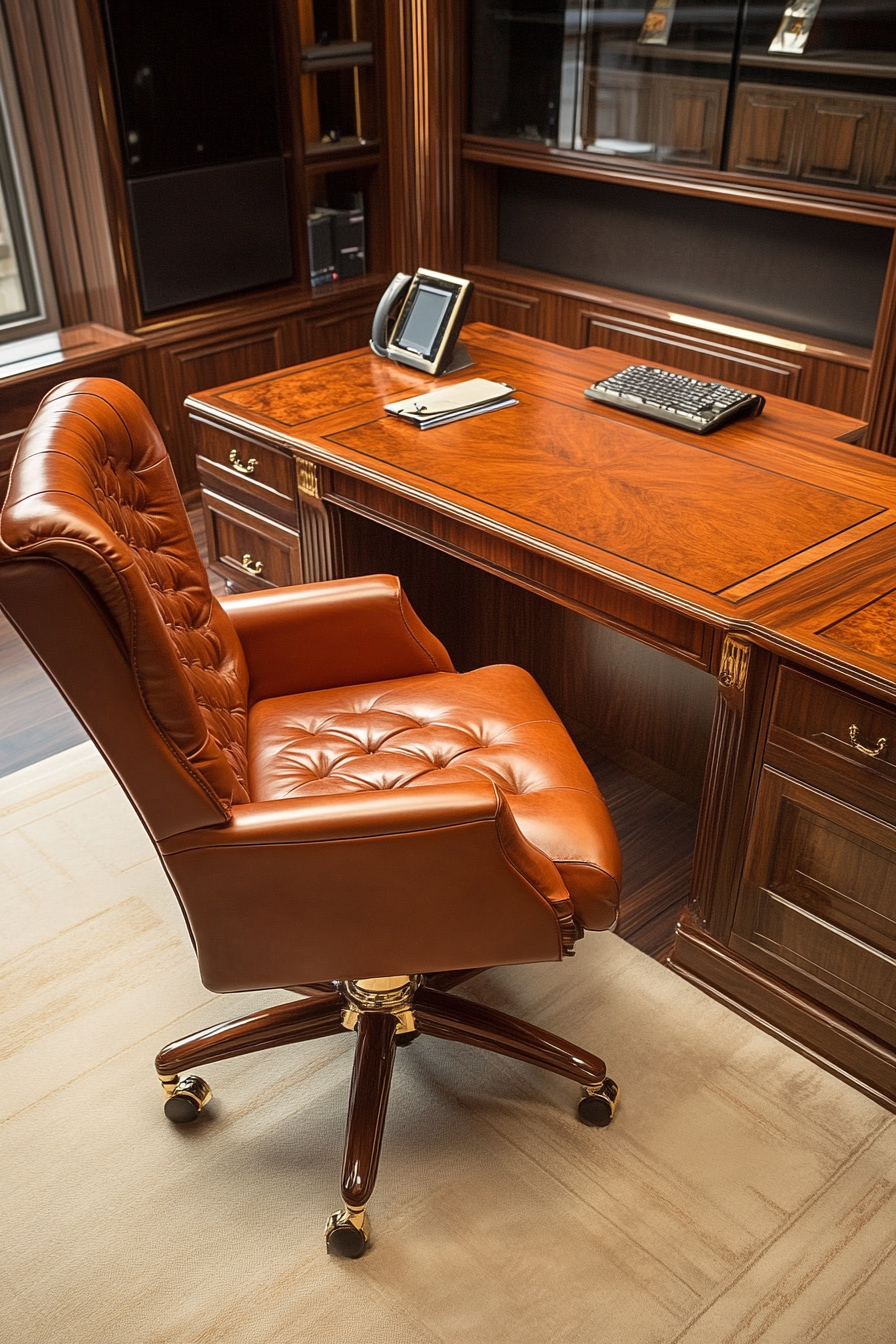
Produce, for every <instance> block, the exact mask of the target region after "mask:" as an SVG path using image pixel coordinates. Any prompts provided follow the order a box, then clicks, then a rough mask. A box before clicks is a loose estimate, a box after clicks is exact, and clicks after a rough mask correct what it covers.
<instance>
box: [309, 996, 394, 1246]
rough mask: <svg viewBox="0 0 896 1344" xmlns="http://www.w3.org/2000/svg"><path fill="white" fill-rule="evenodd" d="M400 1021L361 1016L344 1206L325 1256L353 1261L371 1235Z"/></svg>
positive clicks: (391, 1017)
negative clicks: (372, 1199)
mask: <svg viewBox="0 0 896 1344" xmlns="http://www.w3.org/2000/svg"><path fill="white" fill-rule="evenodd" d="M398 1025H399V1024H398V1019H397V1018H396V1017H395V1016H394V1015H393V1014H392V1013H371V1012H365V1013H362V1014H361V1016H360V1017H359V1019H358V1026H357V1032H358V1043H357V1045H356V1046H355V1063H354V1069H353V1071H352V1090H351V1095H350V1097H349V1103H348V1122H347V1124H346V1128H345V1158H344V1160H343V1164H342V1198H343V1200H344V1201H345V1207H344V1208H343V1209H341V1210H339V1211H338V1212H337V1213H334V1214H333V1216H332V1217H331V1218H330V1221H329V1223H328V1224H327V1233H326V1236H327V1252H328V1254H330V1255H339V1256H344V1257H346V1258H348V1259H351V1260H356V1259H357V1258H358V1257H359V1256H361V1255H363V1254H364V1251H365V1250H366V1247H367V1242H368V1239H369V1236H370V1225H369V1222H368V1220H367V1213H366V1209H367V1204H368V1202H369V1200H370V1196H371V1195H372V1194H373V1187H374V1185H375V1183H376V1174H377V1170H378V1168H379V1163H380V1148H381V1147H382V1142H383V1129H384V1127H385V1123H386V1107H387V1106H388V1104H389V1088H390V1085H391V1082H392V1069H393V1066H394V1063H395V1032H396V1030H397V1028H398Z"/></svg>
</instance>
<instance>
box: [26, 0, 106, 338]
mask: <svg viewBox="0 0 896 1344" xmlns="http://www.w3.org/2000/svg"><path fill="white" fill-rule="evenodd" d="M5 8H6V14H7V20H8V23H9V29H10V40H11V42H12V45H13V51H14V55H15V60H16V68H17V72H18V76H19V86H20V90H21V95H22V102H23V105H24V111H25V117H26V120H27V121H28V124H29V131H30V140H31V149H32V156H33V163H34V169H35V175H36V177H37V180H38V186H39V190H40V194H41V199H42V203H43V212H44V222H45V226H46V231H47V240H48V246H49V248H50V253H51V257H52V263H53V269H54V274H55V279H56V285H57V297H58V300H59V307H60V312H61V316H62V321H63V323H64V325H66V326H69V325H74V324H76V323H79V322H101V323H103V324H105V325H106V326H110V327H115V328H119V329H120V328H121V327H123V326H124V320H123V311H122V305H121V300H120V295H119V286H118V275H117V271H116V259H115V244H114V241H113V233H112V230H111V229H110V227H109V220H108V217H107V213H106V197H105V191H104V182H103V174H102V169H101V164H100V156H99V152H98V148H97V143H96V136H95V134H94V125H93V115H92V110H91V102H90V87H89V75H88V71H87V68H86V66H85V62H84V60H83V59H82V49H81V40H80V33H79V26H78V16H77V13H76V5H75V0H7V3H6V6H5Z"/></svg>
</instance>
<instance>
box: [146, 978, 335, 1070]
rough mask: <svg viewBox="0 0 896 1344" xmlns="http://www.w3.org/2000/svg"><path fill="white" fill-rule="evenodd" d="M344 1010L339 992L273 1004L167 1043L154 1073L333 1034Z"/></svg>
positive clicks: (159, 1056) (197, 1066)
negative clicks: (293, 1001)
mask: <svg viewBox="0 0 896 1344" xmlns="http://www.w3.org/2000/svg"><path fill="white" fill-rule="evenodd" d="M344 1006H345V1005H344V1002H343V999H342V995H341V994H336V993H332V994H321V995H319V996H318V997H317V998H313V999H304V1000H302V1001H301V1002H299V1003H278V1004H276V1005H275V1006H274V1007H273V1008H262V1009H261V1011H260V1012H257V1013H250V1014H249V1015H248V1016H246V1017H238V1018H234V1019H233V1020H232V1021H230V1022H220V1023H218V1025H217V1026H214V1027H206V1028H205V1029H204V1030H203V1031H195V1032H193V1033H192V1035H190V1036H184V1037H182V1039H181V1040H179V1041H172V1043H171V1044H170V1045H166V1046H165V1047H164V1049H163V1050H160V1051H159V1053H158V1055H157V1056H156V1070H157V1071H158V1072H159V1073H162V1074H172V1073H184V1072H185V1071H186V1070H187V1069H198V1068H201V1067H202V1065H203V1064H211V1063H213V1062H214V1061H215V1060H220V1059H234V1058H235V1057H236V1056H237V1055H251V1054H254V1053H255V1051H256V1050H270V1049H272V1048H273V1047H274V1046H276V1045H289V1044H294V1043H296V1042H299V1041H316V1040H318V1039H319V1037H321V1036H335V1035H337V1034H338V1033H339V1032H340V1031H342V1030H343V1026H342V1009H343V1007H344Z"/></svg>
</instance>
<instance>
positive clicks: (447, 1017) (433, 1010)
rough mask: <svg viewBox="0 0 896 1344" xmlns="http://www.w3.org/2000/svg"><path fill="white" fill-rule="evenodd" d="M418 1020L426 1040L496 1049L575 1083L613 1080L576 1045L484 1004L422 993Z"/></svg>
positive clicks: (594, 1058) (436, 992)
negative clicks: (608, 1078)
mask: <svg viewBox="0 0 896 1344" xmlns="http://www.w3.org/2000/svg"><path fill="white" fill-rule="evenodd" d="M414 1018H415V1021H416V1023H417V1027H418V1030H419V1031H421V1032H422V1033H423V1035H424V1036H438V1037H441V1039H442V1040H445V1041H461V1042H462V1043H463V1044H464V1045H475V1046H477V1047H478V1048H479V1049H480V1050H492V1051H494V1052H495V1053H496V1054H499V1055H507V1056H508V1057H509V1058H510V1059H519V1060H522V1061H523V1063H524V1064H535V1065H537V1066H538V1068H540V1069H547V1070H548V1071H549V1072H551V1073H559V1074H560V1075H561V1076H562V1077H564V1078H572V1079H573V1081H574V1082H577V1083H582V1084H587V1085H588V1086H596V1085H598V1084H599V1083H602V1082H603V1080H604V1078H605V1077H606V1076H607V1070H606V1066H605V1065H604V1062H603V1060H602V1059H598V1057H597V1056H596V1055H592V1054H590V1053H589V1052H588V1051H587V1050H580V1049H579V1047H578V1046H575V1045H573V1044H572V1043H571V1042H570V1041H565V1040H563V1038H562V1037H560V1036H554V1035H552V1034H551V1032H549V1031H542V1030H541V1028H539V1027H535V1026H532V1024H531V1023H529V1022H522V1021H520V1019H519V1018H516V1017H511V1016H510V1015H509V1014H508V1013H501V1012H499V1011H498V1010H497V1009H496V1008H488V1007H486V1006H485V1005H484V1004H480V1003H471V1002H470V1001H469V1000H468V999H461V998H457V997H455V996H454V995H451V994H443V993H442V992H441V991H440V990H437V989H420V990H418V991H417V994H416V996H415V999H414Z"/></svg>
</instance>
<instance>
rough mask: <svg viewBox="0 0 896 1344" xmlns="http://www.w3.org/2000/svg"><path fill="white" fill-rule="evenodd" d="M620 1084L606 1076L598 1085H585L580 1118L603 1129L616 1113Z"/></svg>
mask: <svg viewBox="0 0 896 1344" xmlns="http://www.w3.org/2000/svg"><path fill="white" fill-rule="evenodd" d="M618 1101H619V1086H618V1084H617V1083H615V1082H614V1081H613V1079H612V1078H605V1079H604V1080H603V1082H602V1083H600V1084H598V1086H597V1087H587V1086H586V1087H583V1088H582V1100H581V1101H580V1102H579V1119H580V1120H581V1121H582V1123H583V1124H585V1125H593V1126H594V1127H596V1128H598V1129H603V1127H604V1126H605V1125H608V1124H609V1123H610V1121H611V1120H612V1119H613V1116H614V1115H615V1114H616V1106H617V1103H618Z"/></svg>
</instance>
